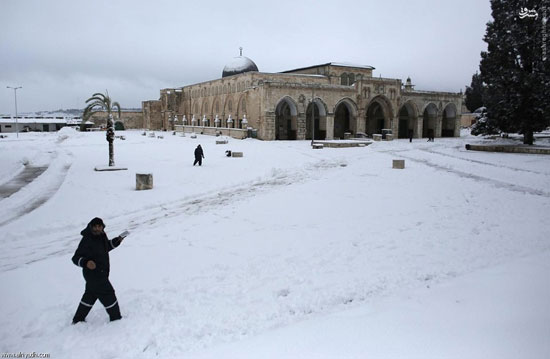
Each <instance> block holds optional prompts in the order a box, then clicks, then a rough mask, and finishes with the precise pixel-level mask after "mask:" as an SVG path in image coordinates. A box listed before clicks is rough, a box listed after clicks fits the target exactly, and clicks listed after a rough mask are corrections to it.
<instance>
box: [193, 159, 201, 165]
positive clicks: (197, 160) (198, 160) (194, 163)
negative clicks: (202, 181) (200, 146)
mask: <svg viewBox="0 0 550 359" xmlns="http://www.w3.org/2000/svg"><path fill="white" fill-rule="evenodd" d="M197 162H198V164H199V166H202V157H198V158H197V157H195V162H193V166H194V165H196V164H197Z"/></svg>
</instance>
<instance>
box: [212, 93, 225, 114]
mask: <svg viewBox="0 0 550 359" xmlns="http://www.w3.org/2000/svg"><path fill="white" fill-rule="evenodd" d="M220 102H221V100H220V98H219V97H218V96H216V97H214V100H213V101H212V111H211V114H212V116H216V115H221V112H220V111H221V110H223V108H222V107H221V106H220Z"/></svg>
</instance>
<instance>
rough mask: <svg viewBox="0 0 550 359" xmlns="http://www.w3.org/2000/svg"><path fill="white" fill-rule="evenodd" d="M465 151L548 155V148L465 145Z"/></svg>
mask: <svg viewBox="0 0 550 359" xmlns="http://www.w3.org/2000/svg"><path fill="white" fill-rule="evenodd" d="M466 149H467V150H471V151H487V152H508V153H531V154H537V155H550V147H527V146H515V145H470V144H467V145H466Z"/></svg>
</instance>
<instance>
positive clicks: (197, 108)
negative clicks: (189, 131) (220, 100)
mask: <svg viewBox="0 0 550 359" xmlns="http://www.w3.org/2000/svg"><path fill="white" fill-rule="evenodd" d="M195 113H196V114H198V113H199V105H198V104H195Z"/></svg>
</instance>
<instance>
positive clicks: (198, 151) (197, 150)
mask: <svg viewBox="0 0 550 359" xmlns="http://www.w3.org/2000/svg"><path fill="white" fill-rule="evenodd" d="M203 158H204V152H203V151H202V147H201V145H198V146H197V148H195V162H193V166H194V165H196V164H197V163H198V164H199V166H202V159H203Z"/></svg>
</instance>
